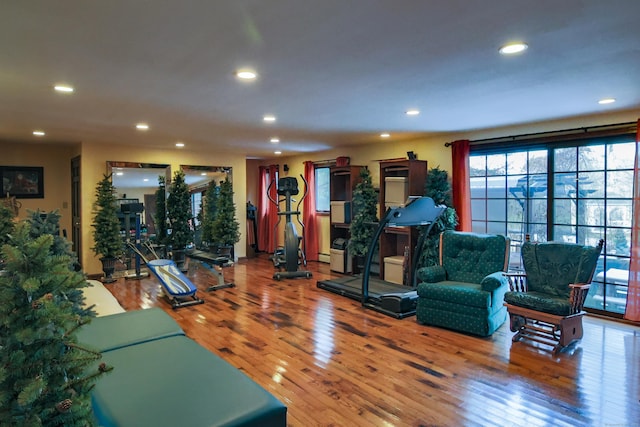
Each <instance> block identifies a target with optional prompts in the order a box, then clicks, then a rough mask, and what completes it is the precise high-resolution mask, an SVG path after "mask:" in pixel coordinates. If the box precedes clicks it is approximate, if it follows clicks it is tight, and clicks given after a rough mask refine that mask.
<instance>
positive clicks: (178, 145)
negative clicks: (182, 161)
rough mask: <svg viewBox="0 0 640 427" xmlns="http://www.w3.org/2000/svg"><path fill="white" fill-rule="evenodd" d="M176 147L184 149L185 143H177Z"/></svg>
mask: <svg viewBox="0 0 640 427" xmlns="http://www.w3.org/2000/svg"><path fill="white" fill-rule="evenodd" d="M176 147H178V148H182V147H184V142H176Z"/></svg>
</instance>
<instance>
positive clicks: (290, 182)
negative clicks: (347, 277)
mask: <svg viewBox="0 0 640 427" xmlns="http://www.w3.org/2000/svg"><path fill="white" fill-rule="evenodd" d="M300 177H301V178H302V181H303V182H304V194H303V195H302V198H301V199H300V201H299V202H298V205H297V206H296V210H295V211H294V210H291V202H292V201H295V200H293V199H292V197H291V196H295V195H297V194H298V192H299V191H298V180H297V179H296V178H295V177H284V178H279V179H278V190H277V192H278V196H284V197H283V198H282V199H279V200H274V199H273V198H272V197H271V187H272V186H273V184H275V180H274V181H272V182H271V184H269V188H268V189H267V196H268V197H269V200H271V201H272V202H273V203H274V204H275V205H276V207H277V208H278V222H277V223H276V225H275V227H274V229H273V233H274V234H276V233H277V231H278V225H280V219H281V218H282V217H283V216H284V217H285V220H286V222H285V224H284V246H280V247H277V248H276V250H275V252H274V253H273V256H271V260H272V261H273V266H274V267H275V268H276V269H277V270H278V271H276V272H275V273H274V274H273V278H274V279H275V280H280V279H282V278H296V277H303V278H306V279H309V278H311V272H310V271H306V270H299V268H298V267H299V265H300V264H301V263H302V264H303V265H304V266H306V265H307V258H306V256H305V251H304V249H305V248H304V224H303V223H302V221H300V204H301V203H302V202H303V201H304V199H305V197H307V193H308V186H307V181H306V180H305V179H304V176H302V175H300ZM282 202H285V210H284V211H281V210H280V203H282ZM292 215H295V216H296V220H297V221H298V223H299V224H300V226H301V227H302V236H298V232H297V231H296V226H295V225H294V224H293V221H292V220H291V216H292ZM301 243H302V246H303V247H302V248H301V247H300V244H301ZM282 269H284V271H282Z"/></svg>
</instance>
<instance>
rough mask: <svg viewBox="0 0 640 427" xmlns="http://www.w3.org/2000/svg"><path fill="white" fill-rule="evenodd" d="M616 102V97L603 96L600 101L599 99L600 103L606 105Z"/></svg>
mask: <svg viewBox="0 0 640 427" xmlns="http://www.w3.org/2000/svg"><path fill="white" fill-rule="evenodd" d="M614 102H616V99H615V98H603V99H601V100H600V101H598V104H600V105H605V104H613V103H614Z"/></svg>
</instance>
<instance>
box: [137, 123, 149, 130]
mask: <svg viewBox="0 0 640 427" xmlns="http://www.w3.org/2000/svg"><path fill="white" fill-rule="evenodd" d="M136 129H138V130H149V125H148V124H146V123H138V124H136Z"/></svg>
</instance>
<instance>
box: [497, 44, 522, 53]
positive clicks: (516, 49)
mask: <svg viewBox="0 0 640 427" xmlns="http://www.w3.org/2000/svg"><path fill="white" fill-rule="evenodd" d="M528 47H529V45H527V44H526V43H522V42H516V43H509V44H506V45H504V46H502V47H501V48H500V49H499V50H498V52H500V53H501V54H502V55H514V54H516V53H520V52H524V51H525V50H527V48H528Z"/></svg>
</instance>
